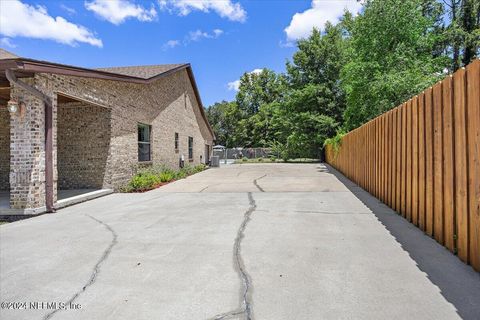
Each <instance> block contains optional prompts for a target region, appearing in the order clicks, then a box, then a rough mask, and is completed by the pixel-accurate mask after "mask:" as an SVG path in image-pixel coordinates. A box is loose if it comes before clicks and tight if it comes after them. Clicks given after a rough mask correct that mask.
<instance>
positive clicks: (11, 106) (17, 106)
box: [7, 100, 25, 118]
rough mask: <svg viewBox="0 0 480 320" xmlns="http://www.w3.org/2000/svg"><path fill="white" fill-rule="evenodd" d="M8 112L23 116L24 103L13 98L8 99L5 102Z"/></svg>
mask: <svg viewBox="0 0 480 320" xmlns="http://www.w3.org/2000/svg"><path fill="white" fill-rule="evenodd" d="M7 109H8V112H10V114H11V115H12V116H13V115H15V114H20V117H21V118H23V116H24V114H25V104H24V103H23V102H20V103H19V102H17V101H15V100H9V101H8V102H7Z"/></svg>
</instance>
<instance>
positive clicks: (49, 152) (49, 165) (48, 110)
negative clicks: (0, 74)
mask: <svg viewBox="0 0 480 320" xmlns="http://www.w3.org/2000/svg"><path fill="white" fill-rule="evenodd" d="M5 75H6V77H7V79H8V81H10V83H13V84H15V85H17V86H19V87H20V88H22V89H24V90H25V91H27V92H29V93H30V94H32V95H33V96H35V97H37V98H39V99H40V100H42V101H43V102H44V104H45V206H46V208H47V212H55V208H54V207H53V106H52V100H51V99H50V97H48V96H47V95H46V94H44V93H43V92H41V91H39V90H37V89H35V88H33V87H31V86H29V85H28V84H26V83H25V82H23V81H21V80H18V79H17V77H16V76H15V74H14V72H13V71H12V70H10V69H7V70H5Z"/></svg>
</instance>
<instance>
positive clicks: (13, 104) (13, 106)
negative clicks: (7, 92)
mask: <svg viewBox="0 0 480 320" xmlns="http://www.w3.org/2000/svg"><path fill="white" fill-rule="evenodd" d="M7 109H8V112H10V113H11V114H15V113H17V111H18V102H17V101H15V100H9V101H8V102H7Z"/></svg>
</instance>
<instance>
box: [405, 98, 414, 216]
mask: <svg viewBox="0 0 480 320" xmlns="http://www.w3.org/2000/svg"><path fill="white" fill-rule="evenodd" d="M406 106H407V117H406V121H407V133H406V137H407V149H406V151H405V155H406V166H407V167H406V186H405V217H406V218H407V220H408V221H412V100H411V99H410V100H409V101H407V105H406Z"/></svg>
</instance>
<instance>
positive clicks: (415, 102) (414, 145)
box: [412, 96, 418, 226]
mask: <svg viewBox="0 0 480 320" xmlns="http://www.w3.org/2000/svg"><path fill="white" fill-rule="evenodd" d="M412 106H413V107H412V223H413V224H415V225H416V226H418V96H415V97H414V98H413V102H412Z"/></svg>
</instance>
